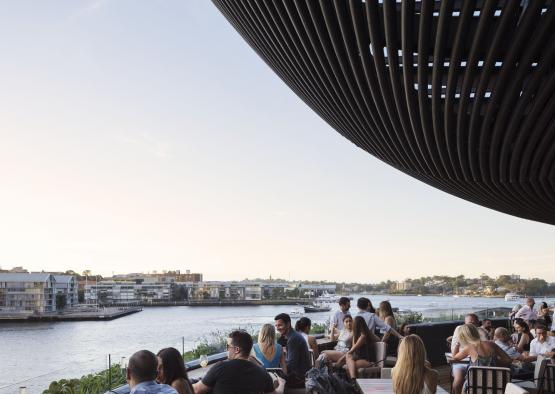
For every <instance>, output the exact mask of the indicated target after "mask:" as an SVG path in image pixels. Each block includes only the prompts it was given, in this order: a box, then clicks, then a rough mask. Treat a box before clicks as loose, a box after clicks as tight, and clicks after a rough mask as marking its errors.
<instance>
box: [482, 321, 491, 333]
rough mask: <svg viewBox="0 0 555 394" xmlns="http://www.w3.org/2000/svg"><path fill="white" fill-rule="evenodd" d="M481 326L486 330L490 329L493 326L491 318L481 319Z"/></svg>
mask: <svg viewBox="0 0 555 394" xmlns="http://www.w3.org/2000/svg"><path fill="white" fill-rule="evenodd" d="M482 327H483V328H485V329H486V330H488V331H489V330H491V329H492V328H493V326H492V323H491V320H490V319H484V320H482Z"/></svg>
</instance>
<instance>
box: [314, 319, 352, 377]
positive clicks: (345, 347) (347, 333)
mask: <svg viewBox="0 0 555 394" xmlns="http://www.w3.org/2000/svg"><path fill="white" fill-rule="evenodd" d="M331 339H332V340H333V341H337V345H335V348H334V349H333V350H324V351H323V352H322V354H321V355H320V358H319V359H318V360H317V361H318V365H320V363H328V362H329V363H332V366H333V367H341V366H343V365H345V354H347V352H348V351H349V349H350V348H351V345H352V343H353V317H352V316H351V315H345V316H343V329H342V330H341V331H338V330H337V329H336V328H335V327H334V328H333V331H332V333H331Z"/></svg>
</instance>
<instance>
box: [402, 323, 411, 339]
mask: <svg viewBox="0 0 555 394" xmlns="http://www.w3.org/2000/svg"><path fill="white" fill-rule="evenodd" d="M399 334H401V335H402V336H404V337H406V336H408V335H410V327H409V325H408V323H403V324H401V326H399Z"/></svg>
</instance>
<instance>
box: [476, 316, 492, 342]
mask: <svg viewBox="0 0 555 394" xmlns="http://www.w3.org/2000/svg"><path fill="white" fill-rule="evenodd" d="M479 328H481V329H482V330H484V331H485V332H487V335H488V339H489V340H490V341H491V340H492V339H493V335H494V330H493V325H492V323H491V320H490V319H484V320H482V325H481V326H480V327H479Z"/></svg>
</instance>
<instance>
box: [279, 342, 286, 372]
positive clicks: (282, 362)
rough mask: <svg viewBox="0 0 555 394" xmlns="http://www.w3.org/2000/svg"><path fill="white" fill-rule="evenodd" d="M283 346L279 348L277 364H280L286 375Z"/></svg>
mask: <svg viewBox="0 0 555 394" xmlns="http://www.w3.org/2000/svg"><path fill="white" fill-rule="evenodd" d="M284 350H285V348H282V349H281V357H280V358H279V365H280V366H281V369H282V370H283V373H284V374H285V375H287V363H286V362H285V352H284Z"/></svg>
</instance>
